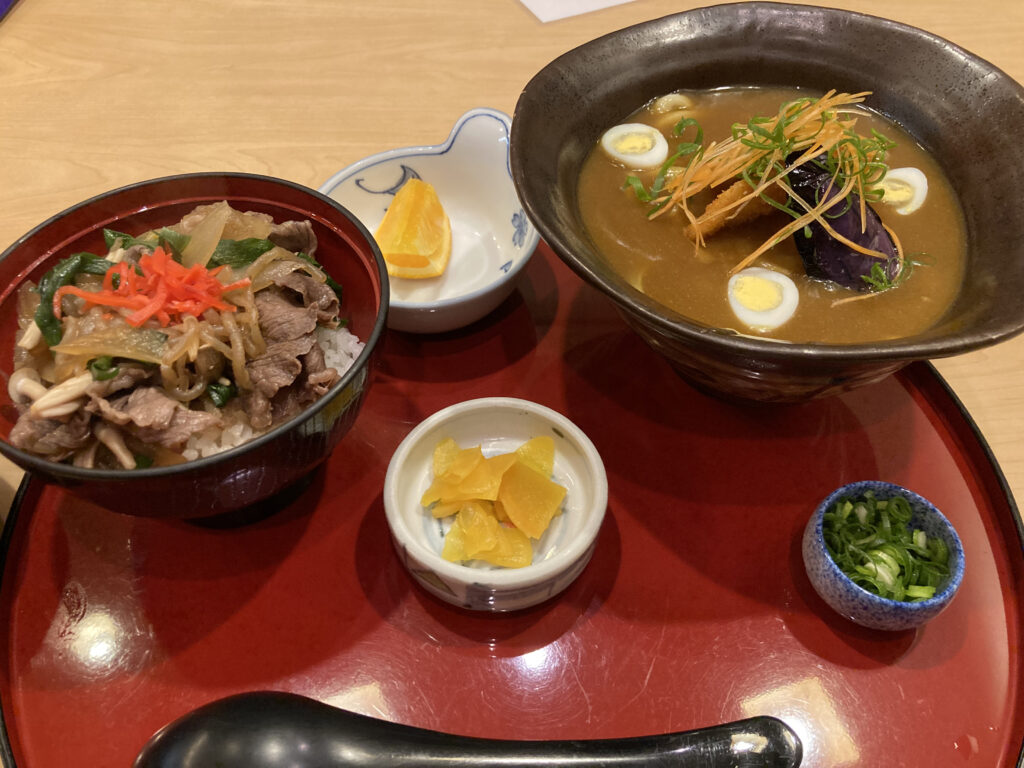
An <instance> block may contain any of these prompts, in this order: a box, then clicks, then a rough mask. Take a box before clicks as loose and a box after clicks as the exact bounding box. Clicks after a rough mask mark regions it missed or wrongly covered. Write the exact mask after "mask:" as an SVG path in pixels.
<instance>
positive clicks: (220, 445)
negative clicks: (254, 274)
mask: <svg viewBox="0 0 1024 768" xmlns="http://www.w3.org/2000/svg"><path fill="white" fill-rule="evenodd" d="M317 341H319V342H320V347H321V348H322V349H323V351H324V363H325V364H326V365H327V367H328V368H334V369H335V370H336V371H337V372H338V375H339V376H344V375H345V371H347V370H348V369H349V368H350V367H352V363H353V362H355V359H356V358H357V357H359V353H360V352H362V351H363V342H361V341H360V340H359V338H358V337H357V336H356V335H355V334H354V333H352V332H351V331H350V330H348V328H345V327H341V328H323V327H321V328H318V329H317ZM209 407H210V409H211V410H214V411H215V409H214V407H213V405H212V404H211V405H210V406H209ZM220 415H221V417H222V421H223V424H222V425H221V426H218V427H210V428H209V429H205V430H203V431H202V432H197V433H196V434H194V435H192V437H190V438H189V440H188V443H187V444H186V445H185V450H183V451H182V455H183V456H184V457H185V458H186V459H188V460H189V461H192V460H194V459H198V458H203V457H206V456H213V455H214V454H216V453H220V452H221V451H226V450H227V449H228V448H234V447H235V446H238V445H241V444H242V443H245V442H248V441H249V440H252V439H253V438H254V437H258V436H259V435H261V434H263V433H264V432H265V431H267V430H255V429H253V428H252V425H251V424H249V417H248V416H247V415H246V413H245V410H244V409H243V408H242V406H241V403H239V401H238V399H237V398H234V399H232V400H231V402H229V403H228V404H227V406H225V407H224V408H223V409H222V410H221V411H220Z"/></svg>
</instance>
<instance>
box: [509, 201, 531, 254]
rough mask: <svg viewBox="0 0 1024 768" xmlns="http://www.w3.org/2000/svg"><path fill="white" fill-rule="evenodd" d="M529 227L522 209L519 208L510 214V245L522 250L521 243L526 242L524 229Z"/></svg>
mask: <svg viewBox="0 0 1024 768" xmlns="http://www.w3.org/2000/svg"><path fill="white" fill-rule="evenodd" d="M529 225H530V222H529V220H528V219H527V218H526V214H525V213H523V209H522V208H520V209H519V210H518V211H516V212H515V213H513V214H512V229H513V230H514V231H513V234H512V244H513V245H514V246H515V247H516V248H522V247H523V243H524V242H526V228H527V227H528V226H529Z"/></svg>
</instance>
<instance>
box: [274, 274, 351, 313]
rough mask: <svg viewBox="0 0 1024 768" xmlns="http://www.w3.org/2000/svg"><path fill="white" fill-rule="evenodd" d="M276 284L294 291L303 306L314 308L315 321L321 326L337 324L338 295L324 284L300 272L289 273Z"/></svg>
mask: <svg viewBox="0 0 1024 768" xmlns="http://www.w3.org/2000/svg"><path fill="white" fill-rule="evenodd" d="M277 284H278V285H280V286H283V287H285V288H289V289H291V290H292V291H295V293H297V294H298V295H299V296H300V297H301V298H302V303H303V305H304V306H306V307H315V308H316V319H317V322H319V323H320V324H321V325H330V326H336V325H337V324H338V312H339V310H340V306H339V302H338V294H336V293H335V292H334V290H333V289H332V288H331V287H330V286H328V285H327V284H326V283H321V282H320V281H319V280H315V279H313V278H312V277H310V276H309V275H307V274H304V273H302V272H289V273H288V274H287V275H285V276H284V277H282V278H281V279H280V280H278V283H277Z"/></svg>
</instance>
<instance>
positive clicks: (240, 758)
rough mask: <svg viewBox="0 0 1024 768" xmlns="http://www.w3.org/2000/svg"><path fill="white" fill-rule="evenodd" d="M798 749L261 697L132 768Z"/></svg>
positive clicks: (766, 761) (707, 758)
mask: <svg viewBox="0 0 1024 768" xmlns="http://www.w3.org/2000/svg"><path fill="white" fill-rule="evenodd" d="M802 751H803V750H802V746H801V744H800V739H799V738H797V735H796V734H795V733H794V732H793V731H792V730H790V728H789V727H788V726H787V725H786V724H785V723H783V722H782V721H781V720H778V719H776V718H774V717H752V718H750V719H748V720H739V721H737V722H734V723H726V724H723V725H715V726H711V727H709V728H701V729H698V730H694V731H682V732H679V733H669V734H664V735H661V736H640V737H636V738H628V739H595V740H580V741H512V740H499V739H478V738H469V737H465V736H454V735H450V734H445V733H440V732H438V731H430V730H426V729H423V728H413V727H411V726H406V725H398V724H395V723H389V722H387V721H385V720H377V719H375V718H372V717H366V716H364V715H357V714H355V713H352V712H346V711H345V710H343V709H338V708H337V707H332V706H329V705H327V704H323V703H321V702H318V701H315V700H314V699H309V698H306V697H305V696H297V695H295V694H291V693H273V692H269V691H262V692H254V693H242V694H238V695H236V696H230V697H228V698H225V699H220V700H219V701H215V702H212V703H210V704H207V705H205V706H203V707H200V708H198V709H196V710H193V711H192V712H190V713H188V714H186V715H184V716H183V717H181V718H179V719H178V720H175V721H174V722H173V723H171V724H170V725H168V726H166V727H164V728H162V729H161V730H160V731H158V732H157V733H156V735H154V736H153V738H152V739H150V740H149V742H148V743H147V744H146V745H145V747H143V749H142V751H141V752H140V753H139V756H138V757H137V758H136V760H135V768H212V766H217V767H218V768H284V766H288V768H356V767H359V768H427V767H429V768H439V767H440V766H445V768H455V767H456V766H458V767H459V768H485V767H487V768H490V767H492V766H493V767H494V768H528V767H529V768H541V766H544V767H545V768H569V767H570V766H571V767H572V768H597V767H599V766H608V767H609V768H611V767H612V766H614V767H615V768H633V767H634V766H635V767H637V768H639V766H645V767H647V768H650V767H651V766H661V767H663V768H670V767H673V768H796V766H799V765H800V760H801V757H802Z"/></svg>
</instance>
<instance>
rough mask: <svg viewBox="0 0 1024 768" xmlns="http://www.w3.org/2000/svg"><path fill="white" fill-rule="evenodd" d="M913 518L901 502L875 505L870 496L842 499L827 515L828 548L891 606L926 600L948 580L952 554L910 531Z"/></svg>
mask: <svg viewBox="0 0 1024 768" xmlns="http://www.w3.org/2000/svg"><path fill="white" fill-rule="evenodd" d="M912 516H913V510H912V509H911V507H910V502H909V501H907V499H906V498H904V497H903V496H894V497H892V498H891V499H876V498H875V495H874V493H872V492H871V491H866V492H865V493H864V495H863V496H862V497H859V498H843V499H840V500H839V501H837V502H836V503H835V505H833V507H832V509H830V510H828V511H826V512H825V516H824V529H823V530H824V537H825V547H826V548H827V549H828V553H829V555H830V556H831V557H832V559H833V560H834V561H835V563H836V565H838V566H839V568H840V569H841V570H842V571H843V573H845V574H846V575H847V576H849V577H850V579H851V580H852V581H853V582H854V583H856V584H858V585H859V586H861V587H863V588H864V589H866V590H867V591H869V592H872V593H874V594H876V595H879V596H881V597H885V598H888V599H890V600H899V601H904V602H918V601H921V600H927V599H928V598H930V597H934V595H935V591H936V589H937V588H938V587H939V586H940V585H941V584H942V583H943V582H944V581H945V580H946V579H947V578H948V577H949V548H948V547H947V546H946V542H944V541H943V540H942V539H941V538H939V537H937V536H928V535H927V534H926V533H925V532H924V531H922V530H919V529H913V530H912V529H911V528H910V527H909V523H910V519H911V517H912Z"/></svg>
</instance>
